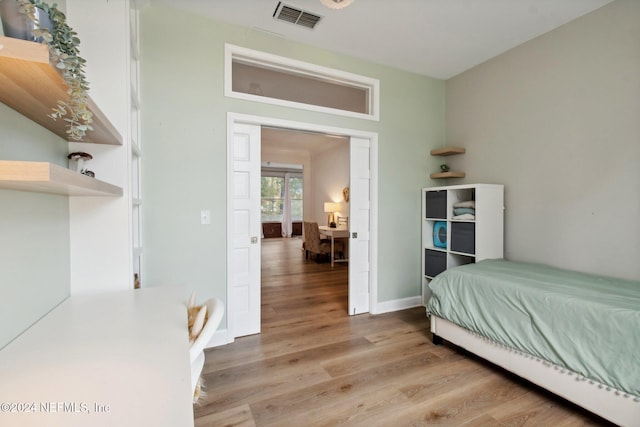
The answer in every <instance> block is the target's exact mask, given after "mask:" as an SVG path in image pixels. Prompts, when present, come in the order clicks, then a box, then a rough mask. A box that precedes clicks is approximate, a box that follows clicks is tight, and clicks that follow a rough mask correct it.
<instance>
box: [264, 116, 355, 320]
mask: <svg viewBox="0 0 640 427" xmlns="http://www.w3.org/2000/svg"><path fill="white" fill-rule="evenodd" d="M349 176H350V174H349V138H348V137H346V136H342V135H329V134H324V133H318V132H309V131H303V130H296V129H285V128H278V127H270V126H262V127H261V222H262V239H261V301H262V309H263V311H262V316H261V319H262V322H263V323H264V322H265V321H273V320H275V318H278V320H279V316H283V317H285V318H286V317H287V316H289V314H288V312H289V311H290V310H292V309H293V310H295V309H296V308H295V307H293V308H292V307H289V306H286V307H284V306H281V305H280V303H279V300H278V297H277V296H278V295H279V293H282V292H285V293H286V294H287V296H288V298H290V299H292V300H298V299H299V300H300V301H301V303H302V302H306V303H307V304H324V305H326V306H327V310H328V311H333V310H338V309H339V310H342V311H343V312H348V280H349V275H348V265H347V264H346V262H348V237H342V238H336V239H334V246H333V247H332V246H331V243H330V242H331V240H330V238H331V236H330V235H326V234H324V235H321V236H318V239H317V240H318V241H320V242H321V243H320V245H315V246H317V248H321V250H322V251H330V254H329V255H328V256H321V255H320V254H318V253H315V252H313V251H309V249H314V248H309V247H306V248H305V247H304V245H307V246H309V242H308V241H305V239H304V238H303V235H302V234H303V233H302V231H303V226H302V224H303V222H306V223H307V225H306V227H313V223H317V224H318V225H319V231H320V230H321V232H324V231H325V230H324V228H325V227H327V226H329V225H330V224H329V217H331V218H332V219H331V221H333V222H334V226H335V225H336V223H335V222H336V221H337V222H340V224H341V225H340V227H337V228H335V230H340V232H341V233H342V234H343V235H345V236H348V215H349V204H348V197H346V200H345V196H344V194H345V191H344V189H346V188H348V186H349ZM347 194H348V193H347ZM327 203H331V206H333V207H332V212H326V209H325V207H326V206H329V205H327ZM320 238H322V239H323V240H320ZM331 249H333V250H331ZM334 261H335V262H334ZM316 289H323V291H322V292H323V294H322V295H316ZM327 290H331V291H330V292H328V291H327ZM289 305H290V304H289Z"/></svg>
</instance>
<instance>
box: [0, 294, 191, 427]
mask: <svg viewBox="0 0 640 427" xmlns="http://www.w3.org/2000/svg"><path fill="white" fill-rule="evenodd" d="M191 395H192V391H191V384H190V367H189V340H188V334H187V314H186V303H185V290H184V288H179V287H176V288H174V287H158V288H146V289H140V290H136V291H124V292H114V293H106V294H96V295H87V296H76V297H71V298H68V299H67V300H65V301H64V302H63V303H61V304H60V305H59V306H58V307H56V308H55V309H54V310H52V311H51V312H50V313H49V314H47V315H46V316H45V317H43V318H42V319H41V320H40V321H38V322H37V323H36V324H34V325H33V326H32V327H31V328H29V329H28V330H27V331H25V332H24V333H23V334H22V335H20V336H19V337H18V338H16V339H15V340H14V341H13V342H11V343H10V344H9V345H7V346H6V347H5V348H4V349H2V351H0V425H2V426H65V427H66V426H171V427H181V426H191V425H193V406H192V403H191Z"/></svg>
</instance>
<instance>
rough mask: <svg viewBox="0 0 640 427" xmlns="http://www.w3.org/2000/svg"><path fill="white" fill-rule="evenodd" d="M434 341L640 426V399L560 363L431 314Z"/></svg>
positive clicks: (609, 416)
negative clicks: (455, 346)
mask: <svg viewBox="0 0 640 427" xmlns="http://www.w3.org/2000/svg"><path fill="white" fill-rule="evenodd" d="M431 332H432V333H433V334H434V342H436V341H437V338H435V337H436V336H437V337H440V338H443V339H445V340H447V341H449V342H451V343H453V344H455V345H457V346H459V347H462V348H464V349H466V350H468V351H470V352H472V353H474V354H476V355H478V356H480V357H482V358H483V359H486V360H488V361H490V362H492V363H494V364H496V365H498V366H500V367H502V368H504V369H506V370H508V371H510V372H513V373H514V374H516V375H518V376H520V377H522V378H524V379H526V380H529V381H531V382H532V383H534V384H537V385H539V386H541V387H544V388H545V389H547V390H549V391H551V392H553V393H555V394H557V395H558V396H561V397H563V398H565V399H567V400H569V401H571V402H573V403H575V404H577V405H579V406H582V407H583V408H585V409H587V410H589V411H591V412H593V413H594V414H597V415H599V416H601V417H603V418H605V419H607V420H609V421H611V422H614V423H616V424H619V425H622V426H628V427H632V426H640V401H639V400H640V399H639V398H638V397H634V396H631V395H629V394H627V393H625V392H622V391H618V390H615V389H612V388H611V387H607V386H606V385H602V384H599V383H597V382H595V381H591V380H589V379H586V378H584V377H582V376H580V375H577V374H575V373H574V372H571V371H569V370H566V369H564V368H562V367H559V366H557V365H554V364H551V363H548V362H546V361H543V360H540V359H538V358H535V357H532V356H530V355H527V354H525V353H522V352H520V351H515V350H513V349H510V348H508V347H505V346H503V345H501V344H497V343H495V342H493V341H490V340H489V339H487V338H484V337H482V336H480V335H478V334H475V333H472V332H470V331H468V330H466V329H464V328H462V327H460V326H458V325H456V324H454V323H451V322H449V321H448V320H445V319H442V318H440V317H437V316H435V315H433V314H432V315H431Z"/></svg>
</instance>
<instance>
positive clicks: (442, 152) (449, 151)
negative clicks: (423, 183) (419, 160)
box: [429, 147, 467, 179]
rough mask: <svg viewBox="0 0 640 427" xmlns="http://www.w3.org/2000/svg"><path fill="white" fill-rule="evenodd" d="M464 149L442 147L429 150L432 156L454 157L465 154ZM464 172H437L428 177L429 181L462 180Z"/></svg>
mask: <svg viewBox="0 0 640 427" xmlns="http://www.w3.org/2000/svg"><path fill="white" fill-rule="evenodd" d="M466 151H467V150H466V149H465V148H463V147H442V148H434V149H433V150H431V152H430V154H431V155H432V156H440V157H445V156H454V155H456V154H464V153H466ZM464 175H465V174H464V172H437V173H432V174H431V175H429V176H430V177H431V179H445V178H464Z"/></svg>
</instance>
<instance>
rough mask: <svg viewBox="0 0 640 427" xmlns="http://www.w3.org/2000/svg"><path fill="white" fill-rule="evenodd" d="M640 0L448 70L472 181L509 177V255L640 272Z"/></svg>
mask: <svg viewBox="0 0 640 427" xmlns="http://www.w3.org/2000/svg"><path fill="white" fill-rule="evenodd" d="M639 22H640V2H638V1H636V0H633V1H632V0H618V1H615V2H612V3H610V4H608V5H606V6H604V7H602V8H601V9H598V10H596V11H594V12H592V13H590V14H588V15H585V16H583V17H581V18H579V19H577V20H575V21H572V22H570V23H568V24H566V25H564V26H562V27H560V28H558V29H556V30H554V31H551V32H549V33H547V34H545V35H543V36H541V37H538V38H536V39H534V40H532V41H530V42H528V43H525V44H523V45H521V46H519V47H517V48H515V49H513V50H511V51H509V52H507V53H505V54H503V55H500V56H498V57H496V58H494V59H491V60H490V61H487V62H486V63H484V64H482V65H480V66H477V67H475V68H473V69H471V70H469V71H467V72H465V73H463V74H461V75H459V76H457V77H455V78H453V79H451V80H449V81H447V137H448V139H449V141H450V142H451V143H454V144H459V145H462V146H465V147H467V152H466V154H465V155H464V156H455V158H453V157H452V158H451V165H452V166H453V167H454V168H455V169H461V170H464V171H466V174H467V177H466V180H465V181H466V182H495V183H503V184H505V205H506V212H505V219H506V225H505V240H506V241H505V251H506V253H505V255H506V256H507V257H508V258H511V259H516V260H524V261H534V262H542V263H546V264H552V265H556V266H560V267H564V268H570V269H575V270H581V271H586V272H592V273H599V274H605V275H611V276H616V277H622V278H629V279H635V280H640V263H639V262H638V260H640V222H638V218H639V217H640V191H638V188H639V184H640V126H639V125H638V123H640V119H639V118H640V25H639V24H638V23H639Z"/></svg>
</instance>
